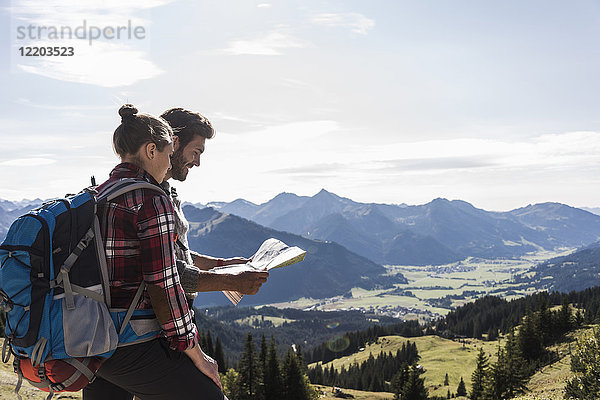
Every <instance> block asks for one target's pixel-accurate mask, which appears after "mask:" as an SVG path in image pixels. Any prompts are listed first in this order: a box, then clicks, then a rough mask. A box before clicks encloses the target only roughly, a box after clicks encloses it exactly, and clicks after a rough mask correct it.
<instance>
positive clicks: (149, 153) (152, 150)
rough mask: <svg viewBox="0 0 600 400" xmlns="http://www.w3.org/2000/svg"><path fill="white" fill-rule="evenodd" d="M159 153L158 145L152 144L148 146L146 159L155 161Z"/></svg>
mask: <svg viewBox="0 0 600 400" xmlns="http://www.w3.org/2000/svg"><path fill="white" fill-rule="evenodd" d="M157 151H158V149H157V148H156V143H153V142H150V143H148V144H147V145H146V157H148V158H149V159H151V160H153V159H154V156H155V154H156V152H157Z"/></svg>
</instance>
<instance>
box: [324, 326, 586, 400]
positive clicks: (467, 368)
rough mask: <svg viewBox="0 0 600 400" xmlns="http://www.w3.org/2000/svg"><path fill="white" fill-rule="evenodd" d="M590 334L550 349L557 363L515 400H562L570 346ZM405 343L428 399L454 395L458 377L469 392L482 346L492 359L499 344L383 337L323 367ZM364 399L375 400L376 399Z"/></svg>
mask: <svg viewBox="0 0 600 400" xmlns="http://www.w3.org/2000/svg"><path fill="white" fill-rule="evenodd" d="M590 331H591V328H586V329H580V330H578V331H576V332H573V333H571V334H569V339H570V340H571V344H569V343H568V342H567V343H561V344H558V345H555V346H553V347H551V348H550V350H552V351H555V352H557V353H558V355H559V359H558V360H557V361H556V362H554V363H553V364H550V365H547V366H546V367H544V368H542V369H541V370H540V371H538V372H537V373H536V374H534V375H533V376H532V378H531V380H530V381H529V383H528V385H527V389H528V392H527V393H526V394H524V395H522V396H519V397H517V398H516V400H562V398H563V395H564V387H565V384H566V381H567V380H568V379H571V378H572V377H573V373H572V372H571V357H570V355H569V346H571V348H573V346H574V341H575V340H576V339H578V338H580V337H581V336H582V335H583V334H584V333H585V332H590ZM407 340H410V341H412V342H414V343H416V345H417V349H418V350H419V355H420V356H421V361H420V364H421V365H422V366H423V367H424V368H425V370H426V372H425V385H426V386H427V388H428V389H429V394H430V395H437V396H446V394H447V392H448V389H450V391H451V392H455V391H456V387H457V385H458V382H459V381H460V377H462V378H463V379H464V381H465V384H466V386H467V390H470V388H471V374H472V373H473V371H474V369H475V360H476V357H477V353H478V351H479V347H481V346H483V348H484V350H485V352H486V353H487V354H488V355H492V356H493V355H495V353H496V350H497V348H498V344H499V342H498V341H495V342H482V341H479V340H473V339H467V340H466V341H465V345H464V346H463V344H462V343H460V342H458V341H452V340H447V339H442V338H439V337H436V336H423V337H420V338H404V337H400V336H385V337H381V338H379V340H378V341H377V343H373V344H371V345H369V346H367V347H366V348H365V350H363V351H361V352H358V353H355V354H353V355H350V356H347V357H342V358H339V359H336V360H333V361H331V362H330V363H327V364H325V366H326V367H329V365H331V364H332V363H333V366H334V368H335V369H337V370H339V369H340V368H341V367H342V366H345V367H346V368H347V367H348V366H349V365H351V364H352V363H354V362H357V363H359V364H360V363H361V362H363V361H365V360H366V359H367V358H368V357H369V354H371V353H372V354H373V356H374V357H377V355H378V354H380V353H381V352H382V351H384V352H389V351H391V352H392V353H395V351H396V350H397V349H398V348H400V347H401V346H402V344H403V343H405V342H406V341H407ZM492 361H493V357H492ZM446 373H448V377H449V381H450V385H449V386H443V382H444V376H445V374H446ZM359 393H360V392H359ZM364 393H367V392H364ZM365 398H374V399H375V398H376V397H365Z"/></svg>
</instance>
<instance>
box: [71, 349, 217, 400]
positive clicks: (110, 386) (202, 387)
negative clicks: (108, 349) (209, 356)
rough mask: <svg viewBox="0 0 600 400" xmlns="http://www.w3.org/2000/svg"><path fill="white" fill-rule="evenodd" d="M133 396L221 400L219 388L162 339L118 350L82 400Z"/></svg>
mask: <svg viewBox="0 0 600 400" xmlns="http://www.w3.org/2000/svg"><path fill="white" fill-rule="evenodd" d="M132 395H136V396H137V397H139V398H141V399H142V400H172V399H181V400H184V399H202V400H204V399H206V400H223V392H221V389H219V387H218V386H217V385H216V384H215V383H214V382H213V381H212V380H211V379H210V378H208V377H207V376H206V375H204V374H203V373H202V372H200V371H199V370H198V368H196V366H195V365H194V363H192V360H190V359H189V357H188V356H186V355H185V354H184V353H182V352H179V351H174V350H171V349H169V347H168V344H167V342H166V340H164V339H156V340H152V341H149V342H146V343H140V344H136V345H132V346H125V347H120V348H118V349H117V351H115V353H114V354H113V355H112V356H111V357H110V358H109V359H107V360H106V361H105V362H104V363H103V364H102V366H101V367H100V369H99V370H98V373H97V378H96V380H95V381H94V382H92V383H91V384H89V385H88V386H86V387H85V388H84V389H83V399H84V400H107V399H109V400H131V399H132V397H133V396H132Z"/></svg>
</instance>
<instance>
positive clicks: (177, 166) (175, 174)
mask: <svg viewBox="0 0 600 400" xmlns="http://www.w3.org/2000/svg"><path fill="white" fill-rule="evenodd" d="M188 172H189V169H188V168H187V164H186V162H185V160H184V159H183V153H180V152H177V151H176V152H175V153H173V156H171V177H172V178H173V179H175V180H177V181H181V182H183V181H185V178H187V174H188Z"/></svg>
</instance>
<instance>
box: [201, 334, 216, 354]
mask: <svg viewBox="0 0 600 400" xmlns="http://www.w3.org/2000/svg"><path fill="white" fill-rule="evenodd" d="M202 349H203V350H204V352H205V353H206V354H208V355H209V356H211V357H212V358H214V357H215V348H214V346H213V340H212V336H211V334H210V331H206V347H203V348H202Z"/></svg>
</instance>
